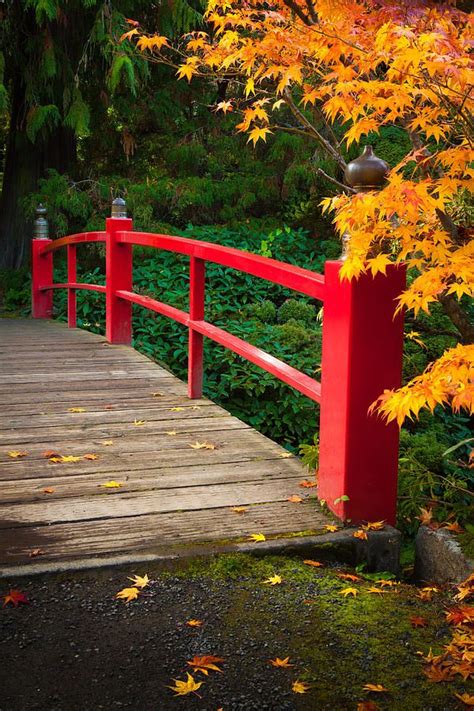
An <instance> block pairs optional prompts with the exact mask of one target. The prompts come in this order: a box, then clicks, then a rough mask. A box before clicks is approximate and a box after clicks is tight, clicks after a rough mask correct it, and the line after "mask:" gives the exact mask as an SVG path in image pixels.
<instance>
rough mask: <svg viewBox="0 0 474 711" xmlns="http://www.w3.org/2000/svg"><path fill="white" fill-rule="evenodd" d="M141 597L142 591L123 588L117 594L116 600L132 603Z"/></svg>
mask: <svg viewBox="0 0 474 711" xmlns="http://www.w3.org/2000/svg"><path fill="white" fill-rule="evenodd" d="M139 595H140V590H139V589H138V588H123V590H120V591H119V592H118V593H117V594H116V596H115V597H116V598H117V599H119V600H125V602H131V601H132V600H136V599H137V597H138V596H139Z"/></svg>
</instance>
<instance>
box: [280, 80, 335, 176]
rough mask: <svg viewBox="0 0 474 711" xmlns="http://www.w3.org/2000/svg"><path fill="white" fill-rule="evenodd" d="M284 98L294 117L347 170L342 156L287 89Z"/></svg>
mask: <svg viewBox="0 0 474 711" xmlns="http://www.w3.org/2000/svg"><path fill="white" fill-rule="evenodd" d="M283 96H284V99H285V103H286V104H287V105H288V108H289V109H290V111H291V113H292V114H293V116H294V117H295V118H296V119H298V121H299V122H300V123H301V124H302V125H303V126H305V127H306V128H307V129H308V132H309V133H310V134H311V135H312V136H313V138H315V139H316V140H317V141H318V143H319V144H320V145H321V146H322V147H323V148H324V150H325V151H326V153H328V155H330V156H331V158H332V159H333V160H335V161H336V163H337V164H338V166H339V167H340V168H342V170H345V168H346V161H345V160H344V158H343V157H342V155H341V154H340V153H339V152H338V151H337V150H336V149H335V148H334V146H333V145H332V144H331V143H330V142H329V141H328V140H327V139H326V138H324V136H322V135H321V134H320V133H319V131H318V130H317V129H316V128H315V127H314V126H313V124H312V123H311V121H308V119H307V118H306V116H305V115H304V113H303V112H302V111H300V109H299V108H298V107H297V106H296V104H295V102H294V101H293V97H292V96H291V94H290V92H289V90H288V89H285V90H284V91H283Z"/></svg>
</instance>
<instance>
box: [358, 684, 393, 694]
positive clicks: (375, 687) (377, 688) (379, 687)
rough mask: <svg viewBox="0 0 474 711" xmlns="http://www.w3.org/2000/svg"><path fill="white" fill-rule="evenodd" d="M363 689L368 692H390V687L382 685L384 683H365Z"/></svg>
mask: <svg viewBox="0 0 474 711" xmlns="http://www.w3.org/2000/svg"><path fill="white" fill-rule="evenodd" d="M362 690H363V691H367V692H371V691H372V692H375V693H377V694H383V693H388V689H386V688H385V686H382V684H365V685H364V686H363V688H362Z"/></svg>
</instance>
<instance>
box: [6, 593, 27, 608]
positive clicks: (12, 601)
mask: <svg viewBox="0 0 474 711" xmlns="http://www.w3.org/2000/svg"><path fill="white" fill-rule="evenodd" d="M29 602H30V601H29V600H28V598H27V597H26V595H25V594H24V593H22V592H21V590H10V592H8V593H7V594H6V595H4V596H3V607H6V606H7V605H13V607H18V605H28V604H29Z"/></svg>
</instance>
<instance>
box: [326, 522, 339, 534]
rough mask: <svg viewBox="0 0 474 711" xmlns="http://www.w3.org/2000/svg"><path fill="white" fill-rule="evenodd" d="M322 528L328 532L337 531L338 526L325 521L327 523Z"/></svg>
mask: <svg viewBox="0 0 474 711" xmlns="http://www.w3.org/2000/svg"><path fill="white" fill-rule="evenodd" d="M324 529H325V530H326V531H329V533H335V531H339V526H336V525H335V524H333V523H327V524H326V525H325V526H324Z"/></svg>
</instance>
